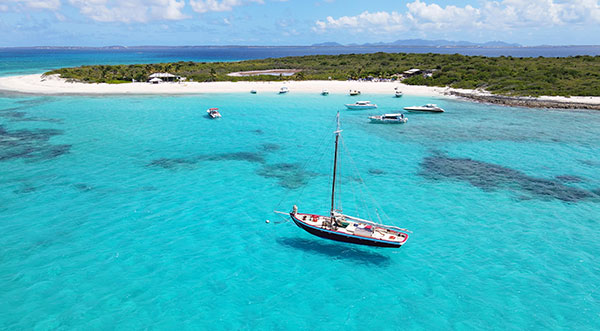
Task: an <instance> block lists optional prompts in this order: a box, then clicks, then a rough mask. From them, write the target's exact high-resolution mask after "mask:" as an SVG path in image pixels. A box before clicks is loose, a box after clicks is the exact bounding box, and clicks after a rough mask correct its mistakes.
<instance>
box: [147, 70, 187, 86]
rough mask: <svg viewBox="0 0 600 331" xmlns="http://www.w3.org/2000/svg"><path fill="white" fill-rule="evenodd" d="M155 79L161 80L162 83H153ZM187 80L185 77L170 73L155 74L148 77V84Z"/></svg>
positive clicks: (155, 82)
mask: <svg viewBox="0 0 600 331" xmlns="http://www.w3.org/2000/svg"><path fill="white" fill-rule="evenodd" d="M154 79H159V80H160V81H153V80H154ZM181 80H185V77H181V76H175V75H173V74H170V73H168V72H155V73H153V74H152V75H150V76H148V82H150V83H154V84H157V83H160V82H176V81H181Z"/></svg>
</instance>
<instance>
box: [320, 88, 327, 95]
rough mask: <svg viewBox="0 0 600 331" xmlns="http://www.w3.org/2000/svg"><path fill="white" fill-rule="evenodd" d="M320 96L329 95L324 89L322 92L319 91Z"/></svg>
mask: <svg viewBox="0 0 600 331" xmlns="http://www.w3.org/2000/svg"><path fill="white" fill-rule="evenodd" d="M321 95H329V91H328V90H327V89H324V90H323V91H321Z"/></svg>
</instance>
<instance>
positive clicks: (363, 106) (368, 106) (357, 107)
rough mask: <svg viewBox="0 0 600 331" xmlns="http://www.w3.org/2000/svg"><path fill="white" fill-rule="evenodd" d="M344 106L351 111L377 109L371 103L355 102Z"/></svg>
mask: <svg viewBox="0 0 600 331" xmlns="http://www.w3.org/2000/svg"><path fill="white" fill-rule="evenodd" d="M345 106H346V108H348V109H351V110H361V109H374V108H377V105H376V104H374V103H371V101H356V102H355V103H348V104H346V105H345Z"/></svg>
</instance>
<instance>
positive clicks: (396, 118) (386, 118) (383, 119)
mask: <svg viewBox="0 0 600 331" xmlns="http://www.w3.org/2000/svg"><path fill="white" fill-rule="evenodd" d="M369 119H370V120H371V122H372V123H383V124H403V123H406V122H408V118H406V117H404V114H383V115H380V116H369Z"/></svg>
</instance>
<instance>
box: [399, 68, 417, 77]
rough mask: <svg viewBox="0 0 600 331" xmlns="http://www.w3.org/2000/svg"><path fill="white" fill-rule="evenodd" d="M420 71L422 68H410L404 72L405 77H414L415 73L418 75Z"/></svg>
mask: <svg viewBox="0 0 600 331" xmlns="http://www.w3.org/2000/svg"><path fill="white" fill-rule="evenodd" d="M419 73H421V69H418V68H413V69H409V70H406V71H405V72H403V74H404V77H412V76H414V75H418V74H419Z"/></svg>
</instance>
